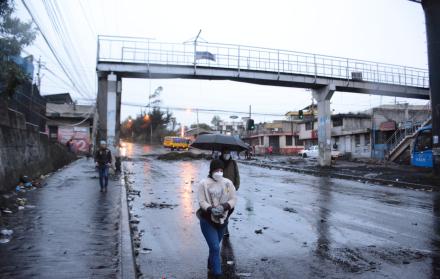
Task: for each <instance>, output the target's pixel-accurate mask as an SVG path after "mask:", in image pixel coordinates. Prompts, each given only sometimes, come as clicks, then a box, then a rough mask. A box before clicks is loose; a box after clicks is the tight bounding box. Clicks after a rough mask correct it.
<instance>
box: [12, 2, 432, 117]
mask: <svg viewBox="0 0 440 279" xmlns="http://www.w3.org/2000/svg"><path fill="white" fill-rule="evenodd" d="M25 3H26V4H27V5H28V8H29V9H30V10H31V12H32V14H33V15H34V17H35V19H36V21H37V22H38V23H39V27H40V29H41V31H42V32H43V33H44V34H45V36H46V39H47V40H48V41H49V42H50V44H51V48H52V50H53V51H54V52H55V53H56V56H57V57H58V60H59V61H61V62H62V64H64V65H63V68H64V70H63V69H62V67H60V66H59V65H58V64H59V63H58V62H57V58H55V57H54V55H53V54H52V52H51V50H50V49H49V47H48V46H47V44H46V43H45V41H44V40H43V38H42V36H39V38H38V39H37V41H36V43H35V45H34V46H32V47H29V48H28V49H26V51H27V52H28V53H31V54H34V55H35V57H39V56H40V55H41V59H42V60H43V61H44V62H45V63H46V67H47V68H48V69H49V70H43V74H44V76H43V79H42V93H43V94H51V93H60V92H70V93H71V94H72V96H73V98H75V99H79V100H80V101H81V102H86V101H85V100H84V99H85V98H94V97H95V96H96V90H97V88H96V74H95V67H96V45H97V44H96V40H97V35H98V34H103V35H115V36H135V37H150V38H154V39H156V40H158V41H167V42H176V43H182V42H184V41H187V40H189V39H191V38H193V37H195V36H196V35H197V33H198V31H199V29H202V33H201V37H202V38H203V39H204V40H206V41H208V42H221V43H230V44H243V45H251V46H260V47H267V48H277V49H286V50H293V51H302V52H310V53H317V54H325V55H332V56H340V57H348V58H355V59H362V60H371V61H377V62H383V63H392V64H399V65H406V66H413V67H419V68H427V50H426V33H425V25H424V15H423V10H422V7H421V5H420V4H417V3H413V2H411V1H406V0H363V1H362V0H332V1H329V0H287V1H279V0H271V1H256V0H253V1H247V0H246V1H243V0H241V1H236V0H235V1H233V0H223V1H206V0H204V1H189V0H187V1H179V0H176V1H145V0H137V1H136V0H124V1H117V0H77V1H60V0H58V1H56V0H44V1H31V0H27V1H25ZM17 8H18V15H19V16H20V17H21V18H23V19H29V18H30V17H29V14H28V13H27V11H26V9H25V8H24V6H23V5H22V3H21V2H20V1H17ZM49 15H50V16H49ZM50 18H52V21H51V20H50ZM64 72H68V73H69V75H70V78H71V79H72V80H73V82H72V81H70V80H69V78H68V77H67V76H66V74H65V73H64ZM53 73H55V74H56V76H54V74H53ZM72 83H73V84H75V85H72ZM158 86H162V87H163V92H162V95H161V98H162V105H163V106H165V107H166V106H169V107H182V108H195V107H197V108H208V109H222V110H233V111H243V112H247V111H248V110H249V105H252V110H253V111H254V112H258V113H273V114H280V115H283V114H284V113H286V112H287V111H289V110H298V109H301V108H303V107H305V106H307V105H309V104H310V103H311V92H309V91H306V90H304V89H295V88H285V87H284V88H281V87H272V86H262V85H252V84H246V83H236V82H230V81H206V80H204V81H202V80H181V79H170V80H146V79H145V80H144V79H124V80H123V93H122V94H123V95H122V98H123V102H126V103H138V104H146V103H147V102H148V94H149V92H150V90H154V89H155V88H157V87H158ZM394 101H395V99H394V98H392V97H380V96H370V95H361V94H349V93H338V92H337V93H336V94H335V95H334V97H333V98H332V105H331V106H332V109H334V111H335V112H348V111H353V112H355V111H361V110H365V109H369V108H370V107H373V106H377V105H380V104H390V103H394ZM397 101H398V102H405V101H408V102H410V103H413V104H426V101H423V100H414V99H402V98H397ZM140 110H141V108H139V107H130V106H123V107H122V117H123V118H126V117H128V115H132V116H135V115H136V114H137V113H139V112H140ZM173 114H174V115H175V116H176V117H177V122H181V123H183V124H185V125H189V124H191V123H195V122H196V114H195V113H188V112H183V111H173ZM213 115H215V113H209V114H208V113H200V114H199V120H200V122H207V123H209V122H210V120H211V119H212V117H213ZM230 115H231V114H220V116H221V117H222V118H223V119H228V118H229V116H230ZM237 115H238V116H244V115H239V114H237ZM254 118H255V119H256V121H257V122H262V121H271V120H273V119H281V118H282V117H269V116H257V115H255V116H254Z"/></svg>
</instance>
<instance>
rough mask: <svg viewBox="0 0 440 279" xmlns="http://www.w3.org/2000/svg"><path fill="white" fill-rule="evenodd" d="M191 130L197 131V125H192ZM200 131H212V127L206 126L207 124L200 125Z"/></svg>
mask: <svg viewBox="0 0 440 279" xmlns="http://www.w3.org/2000/svg"><path fill="white" fill-rule="evenodd" d="M190 128H191V129H196V128H197V124H191V126H190ZM199 129H201V130H206V131H211V130H212V129H211V127H210V126H209V125H208V124H206V123H200V124H199Z"/></svg>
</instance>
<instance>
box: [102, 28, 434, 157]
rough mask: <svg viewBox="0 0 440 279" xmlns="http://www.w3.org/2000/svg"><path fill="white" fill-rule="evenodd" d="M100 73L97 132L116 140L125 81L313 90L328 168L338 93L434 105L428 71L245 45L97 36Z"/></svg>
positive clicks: (320, 140) (319, 134) (323, 151)
mask: <svg viewBox="0 0 440 279" xmlns="http://www.w3.org/2000/svg"><path fill="white" fill-rule="evenodd" d="M96 67H97V73H98V79H99V81H98V111H99V112H100V127H99V128H100V129H99V132H100V135H101V137H103V138H108V139H109V138H110V141H111V138H115V137H116V138H118V135H117V133H118V127H117V126H118V125H117V123H119V107H120V93H121V92H120V88H121V86H119V83H120V81H121V79H122V78H166V79H171V78H184V79H208V80H232V81H238V82H247V83H254V84H261V85H272V86H285V87H296V88H309V89H311V90H312V92H313V95H314V98H315V99H316V100H317V101H318V125H319V127H318V131H319V132H318V142H319V146H320V153H322V154H323V155H322V156H321V158H320V159H321V160H320V163H321V164H322V165H327V164H329V163H330V150H331V146H330V144H329V140H328V139H330V130H331V129H330V99H331V96H332V94H333V92H334V91H341V92H354V93H366V94H373V95H385V96H397V97H406V98H419V99H429V88H428V87H429V80H428V70H427V69H419V68H414V67H406V66H400V65H393V64H385V63H378V62H370V61H363V60H356V59H350V58H342V57H334V56H326V55H319V54H311V53H304V52H296V51H288V50H279V49H268V48H260V47H251V46H243V45H230V44H219V43H207V42H190V43H165V42H158V41H156V40H151V39H144V38H131V37H114V36H99V37H98V53H97V66H96ZM115 127H116V128H115Z"/></svg>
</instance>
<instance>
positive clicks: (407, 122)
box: [367, 103, 431, 159]
mask: <svg viewBox="0 0 440 279" xmlns="http://www.w3.org/2000/svg"><path fill="white" fill-rule="evenodd" d="M367 113H368V114H370V115H371V116H372V126H371V130H372V139H371V142H372V155H371V156H372V157H373V158H376V159H384V158H385V157H386V155H387V153H388V151H389V149H390V147H391V145H392V144H393V138H394V136H393V135H394V134H395V133H399V132H400V131H402V130H404V129H411V128H412V127H418V126H420V125H422V124H423V123H425V122H426V121H427V120H428V119H429V118H430V117H431V106H430V104H429V103H428V104H426V105H409V104H407V103H404V104H395V105H383V106H379V107H375V108H372V109H370V110H368V111H367Z"/></svg>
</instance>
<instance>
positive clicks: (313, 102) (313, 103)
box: [311, 96, 315, 133]
mask: <svg viewBox="0 0 440 279" xmlns="http://www.w3.org/2000/svg"><path fill="white" fill-rule="evenodd" d="M311 108H312V109H311V111H312V133H313V129H314V126H315V101H314V99H313V96H312V107H311Z"/></svg>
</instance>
